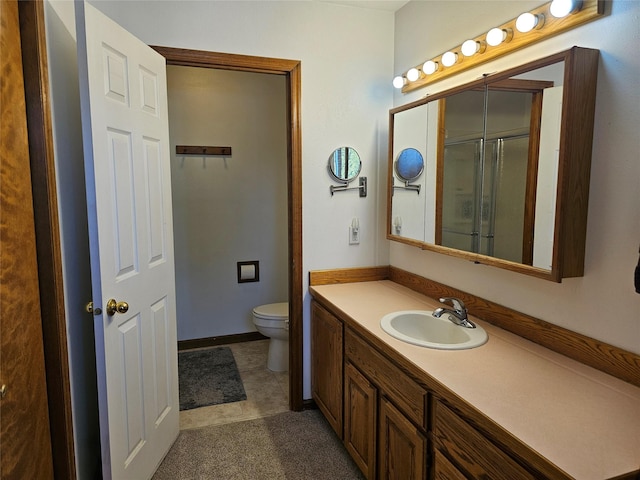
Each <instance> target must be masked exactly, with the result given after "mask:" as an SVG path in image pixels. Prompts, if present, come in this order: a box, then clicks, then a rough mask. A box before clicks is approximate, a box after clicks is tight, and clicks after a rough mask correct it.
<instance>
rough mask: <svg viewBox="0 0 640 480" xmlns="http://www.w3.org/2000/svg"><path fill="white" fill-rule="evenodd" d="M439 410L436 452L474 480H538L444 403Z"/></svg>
mask: <svg viewBox="0 0 640 480" xmlns="http://www.w3.org/2000/svg"><path fill="white" fill-rule="evenodd" d="M435 409H436V414H435V426H434V429H433V439H434V442H435V447H436V449H438V450H440V452H442V453H444V454H445V455H446V456H447V457H448V458H449V459H451V460H452V461H453V462H454V463H455V464H457V466H458V468H460V469H462V470H464V471H465V472H466V474H467V475H470V476H471V478H491V479H495V480H520V479H532V480H533V479H534V478H536V477H534V476H533V475H532V474H530V473H529V472H527V471H526V470H524V468H523V467H521V466H520V465H519V464H518V463H516V462H515V460H513V459H512V458H511V457H509V456H508V455H506V454H505V453H504V452H503V451H502V450H500V449H499V448H498V447H496V446H495V445H494V444H493V443H491V442H490V441H489V440H487V439H486V438H485V437H483V436H482V435H481V434H480V433H479V432H478V431H476V430H475V429H474V428H472V427H471V426H470V425H469V424H467V423H466V422H465V421H464V420H462V419H461V418H460V417H459V416H458V415H456V414H455V413H454V412H452V411H451V410H449V409H448V408H447V407H445V406H444V405H443V404H442V403H440V402H435Z"/></svg>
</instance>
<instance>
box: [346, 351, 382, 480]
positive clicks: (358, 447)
mask: <svg viewBox="0 0 640 480" xmlns="http://www.w3.org/2000/svg"><path fill="white" fill-rule="evenodd" d="M377 403H378V402H377V390H376V388H375V387H374V386H373V385H372V384H371V383H370V382H369V380H367V379H366V378H365V377H364V376H363V375H362V374H361V373H360V372H359V371H358V370H357V369H356V368H355V367H354V366H353V365H351V364H350V363H347V364H346V365H345V369H344V444H345V447H346V448H347V451H348V452H349V454H350V455H351V458H353V460H354V461H355V462H356V465H358V467H359V468H360V470H361V471H362V473H364V474H365V476H366V477H367V478H369V479H373V478H375V474H376V443H377V442H376V414H377V412H376V406H377Z"/></svg>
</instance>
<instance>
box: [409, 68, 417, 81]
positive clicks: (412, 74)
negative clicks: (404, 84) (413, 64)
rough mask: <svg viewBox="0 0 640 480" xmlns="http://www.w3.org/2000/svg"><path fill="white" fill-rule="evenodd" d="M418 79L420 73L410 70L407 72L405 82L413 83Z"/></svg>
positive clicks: (414, 69)
mask: <svg viewBox="0 0 640 480" xmlns="http://www.w3.org/2000/svg"><path fill="white" fill-rule="evenodd" d="M419 78H420V72H419V71H418V69H417V68H412V69H411V70H409V71H408V72H407V80H409V81H410V82H415V81H416V80H418V79H419Z"/></svg>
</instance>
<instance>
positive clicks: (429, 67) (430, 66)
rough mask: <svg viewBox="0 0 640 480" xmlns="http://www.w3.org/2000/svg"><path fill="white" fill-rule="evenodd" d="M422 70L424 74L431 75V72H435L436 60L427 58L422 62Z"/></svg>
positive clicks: (436, 67) (436, 69)
mask: <svg viewBox="0 0 640 480" xmlns="http://www.w3.org/2000/svg"><path fill="white" fill-rule="evenodd" d="M422 71H423V72H424V73H425V74H426V75H431V74H432V73H435V72H437V71H438V62H434V61H433V60H427V61H426V62H424V65H422Z"/></svg>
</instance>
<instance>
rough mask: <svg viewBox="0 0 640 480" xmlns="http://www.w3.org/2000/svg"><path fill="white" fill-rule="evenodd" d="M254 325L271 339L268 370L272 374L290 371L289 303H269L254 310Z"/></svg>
mask: <svg viewBox="0 0 640 480" xmlns="http://www.w3.org/2000/svg"><path fill="white" fill-rule="evenodd" d="M253 324H254V325H255V326H256V328H257V329H258V331H259V332H260V333H261V334H262V335H264V336H265V337H269V338H270V339H271V341H270V342H269V356H268V358H267V368H268V369H269V370H271V371H272V372H286V371H287V370H289V303H288V302H282V303H269V304H268V305H260V306H259V307H256V308H254V309H253Z"/></svg>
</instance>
